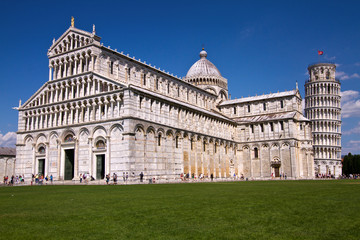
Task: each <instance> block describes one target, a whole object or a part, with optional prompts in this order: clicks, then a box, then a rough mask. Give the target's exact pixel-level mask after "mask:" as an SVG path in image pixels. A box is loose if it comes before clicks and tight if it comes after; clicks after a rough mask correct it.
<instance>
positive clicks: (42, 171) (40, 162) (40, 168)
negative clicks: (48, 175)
mask: <svg viewBox="0 0 360 240" xmlns="http://www.w3.org/2000/svg"><path fill="white" fill-rule="evenodd" d="M38 173H39V174H42V175H45V159H39V160H38Z"/></svg>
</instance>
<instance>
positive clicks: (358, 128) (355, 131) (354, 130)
mask: <svg viewBox="0 0 360 240" xmlns="http://www.w3.org/2000/svg"><path fill="white" fill-rule="evenodd" d="M342 134H343V135H351V134H360V122H359V123H358V125H357V126H356V127H354V128H352V129H350V130H348V131H343V132H342ZM350 142H354V141H350ZM358 142H359V143H360V141H358Z"/></svg>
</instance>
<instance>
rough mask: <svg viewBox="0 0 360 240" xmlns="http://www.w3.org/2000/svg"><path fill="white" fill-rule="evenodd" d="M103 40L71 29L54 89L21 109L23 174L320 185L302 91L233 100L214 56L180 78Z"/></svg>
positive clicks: (53, 71)
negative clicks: (287, 181) (284, 179)
mask: <svg viewBox="0 0 360 240" xmlns="http://www.w3.org/2000/svg"><path fill="white" fill-rule="evenodd" d="M100 39H101V38H100V37H99V36H97V35H96V32H95V27H93V31H92V32H87V31H83V30H80V29H77V28H75V27H74V25H73V23H72V25H71V26H70V28H69V29H67V30H66V31H65V33H64V34H62V36H61V37H60V38H59V39H57V40H56V41H55V40H54V41H53V43H52V46H51V47H50V49H49V50H48V58H49V79H48V81H46V82H45V83H44V84H43V86H41V87H40V89H39V90H38V91H37V92H36V93H34V95H33V96H31V97H30V99H28V100H27V101H26V102H24V103H23V104H19V107H18V112H19V118H18V132H17V145H16V174H21V175H23V174H24V175H25V178H26V179H30V178H31V175H32V174H34V173H41V174H44V175H49V176H50V175H53V177H54V179H55V180H76V179H78V178H79V175H80V174H84V173H88V174H90V175H92V176H93V177H94V178H96V179H103V178H104V176H105V175H106V174H113V173H117V174H118V175H119V174H122V172H131V173H132V172H134V173H135V174H136V175H138V174H139V173H140V172H143V173H144V175H145V177H146V178H147V177H151V178H153V177H155V178H156V179H159V180H161V179H179V176H180V174H181V173H185V174H189V175H190V176H192V175H194V176H195V177H199V176H200V175H202V176H205V177H210V175H211V174H213V176H214V177H215V178H231V177H233V176H234V175H235V176H241V175H243V176H244V177H245V178H250V179H270V178H272V177H279V176H280V174H283V175H284V174H286V176H287V177H288V178H289V179H308V178H313V177H314V174H315V173H314V169H315V168H314V155H313V144H312V132H311V122H310V121H309V120H308V119H307V118H305V117H304V116H303V109H302V104H301V102H302V98H301V96H300V93H299V90H298V88H297V87H296V89H294V90H292V91H285V92H279V93H270V94H267V95H259V96H253V97H246V98H240V99H233V100H231V99H229V97H228V95H229V94H228V85H227V83H228V82H227V79H226V78H224V77H223V76H222V75H221V74H220V72H219V70H218V69H217V68H216V66H214V65H213V64H212V63H211V62H210V61H209V60H208V59H207V52H206V51H205V50H202V51H201V52H200V59H199V60H198V61H197V62H195V63H194V64H193V66H191V68H190V69H189V71H188V73H187V75H186V77H184V78H178V77H176V76H173V75H172V74H169V73H167V72H165V71H163V70H160V69H159V68H155V67H154V66H151V65H150V64H147V63H146V62H142V61H140V60H136V59H135V58H131V57H129V56H128V55H124V54H123V53H122V52H118V51H116V50H113V49H110V47H105V46H103V44H101V43H100ZM330 170H331V171H335V172H336V173H338V172H337V171H341V169H340V170H339V169H337V168H336V169H335V168H334V169H330Z"/></svg>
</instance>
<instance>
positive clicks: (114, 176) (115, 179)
mask: <svg viewBox="0 0 360 240" xmlns="http://www.w3.org/2000/svg"><path fill="white" fill-rule="evenodd" d="M113 181H114V185H116V184H117V175H116V173H114V174H113Z"/></svg>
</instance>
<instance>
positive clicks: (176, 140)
mask: <svg viewBox="0 0 360 240" xmlns="http://www.w3.org/2000/svg"><path fill="white" fill-rule="evenodd" d="M175 147H176V148H178V147H179V136H176V137H175Z"/></svg>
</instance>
